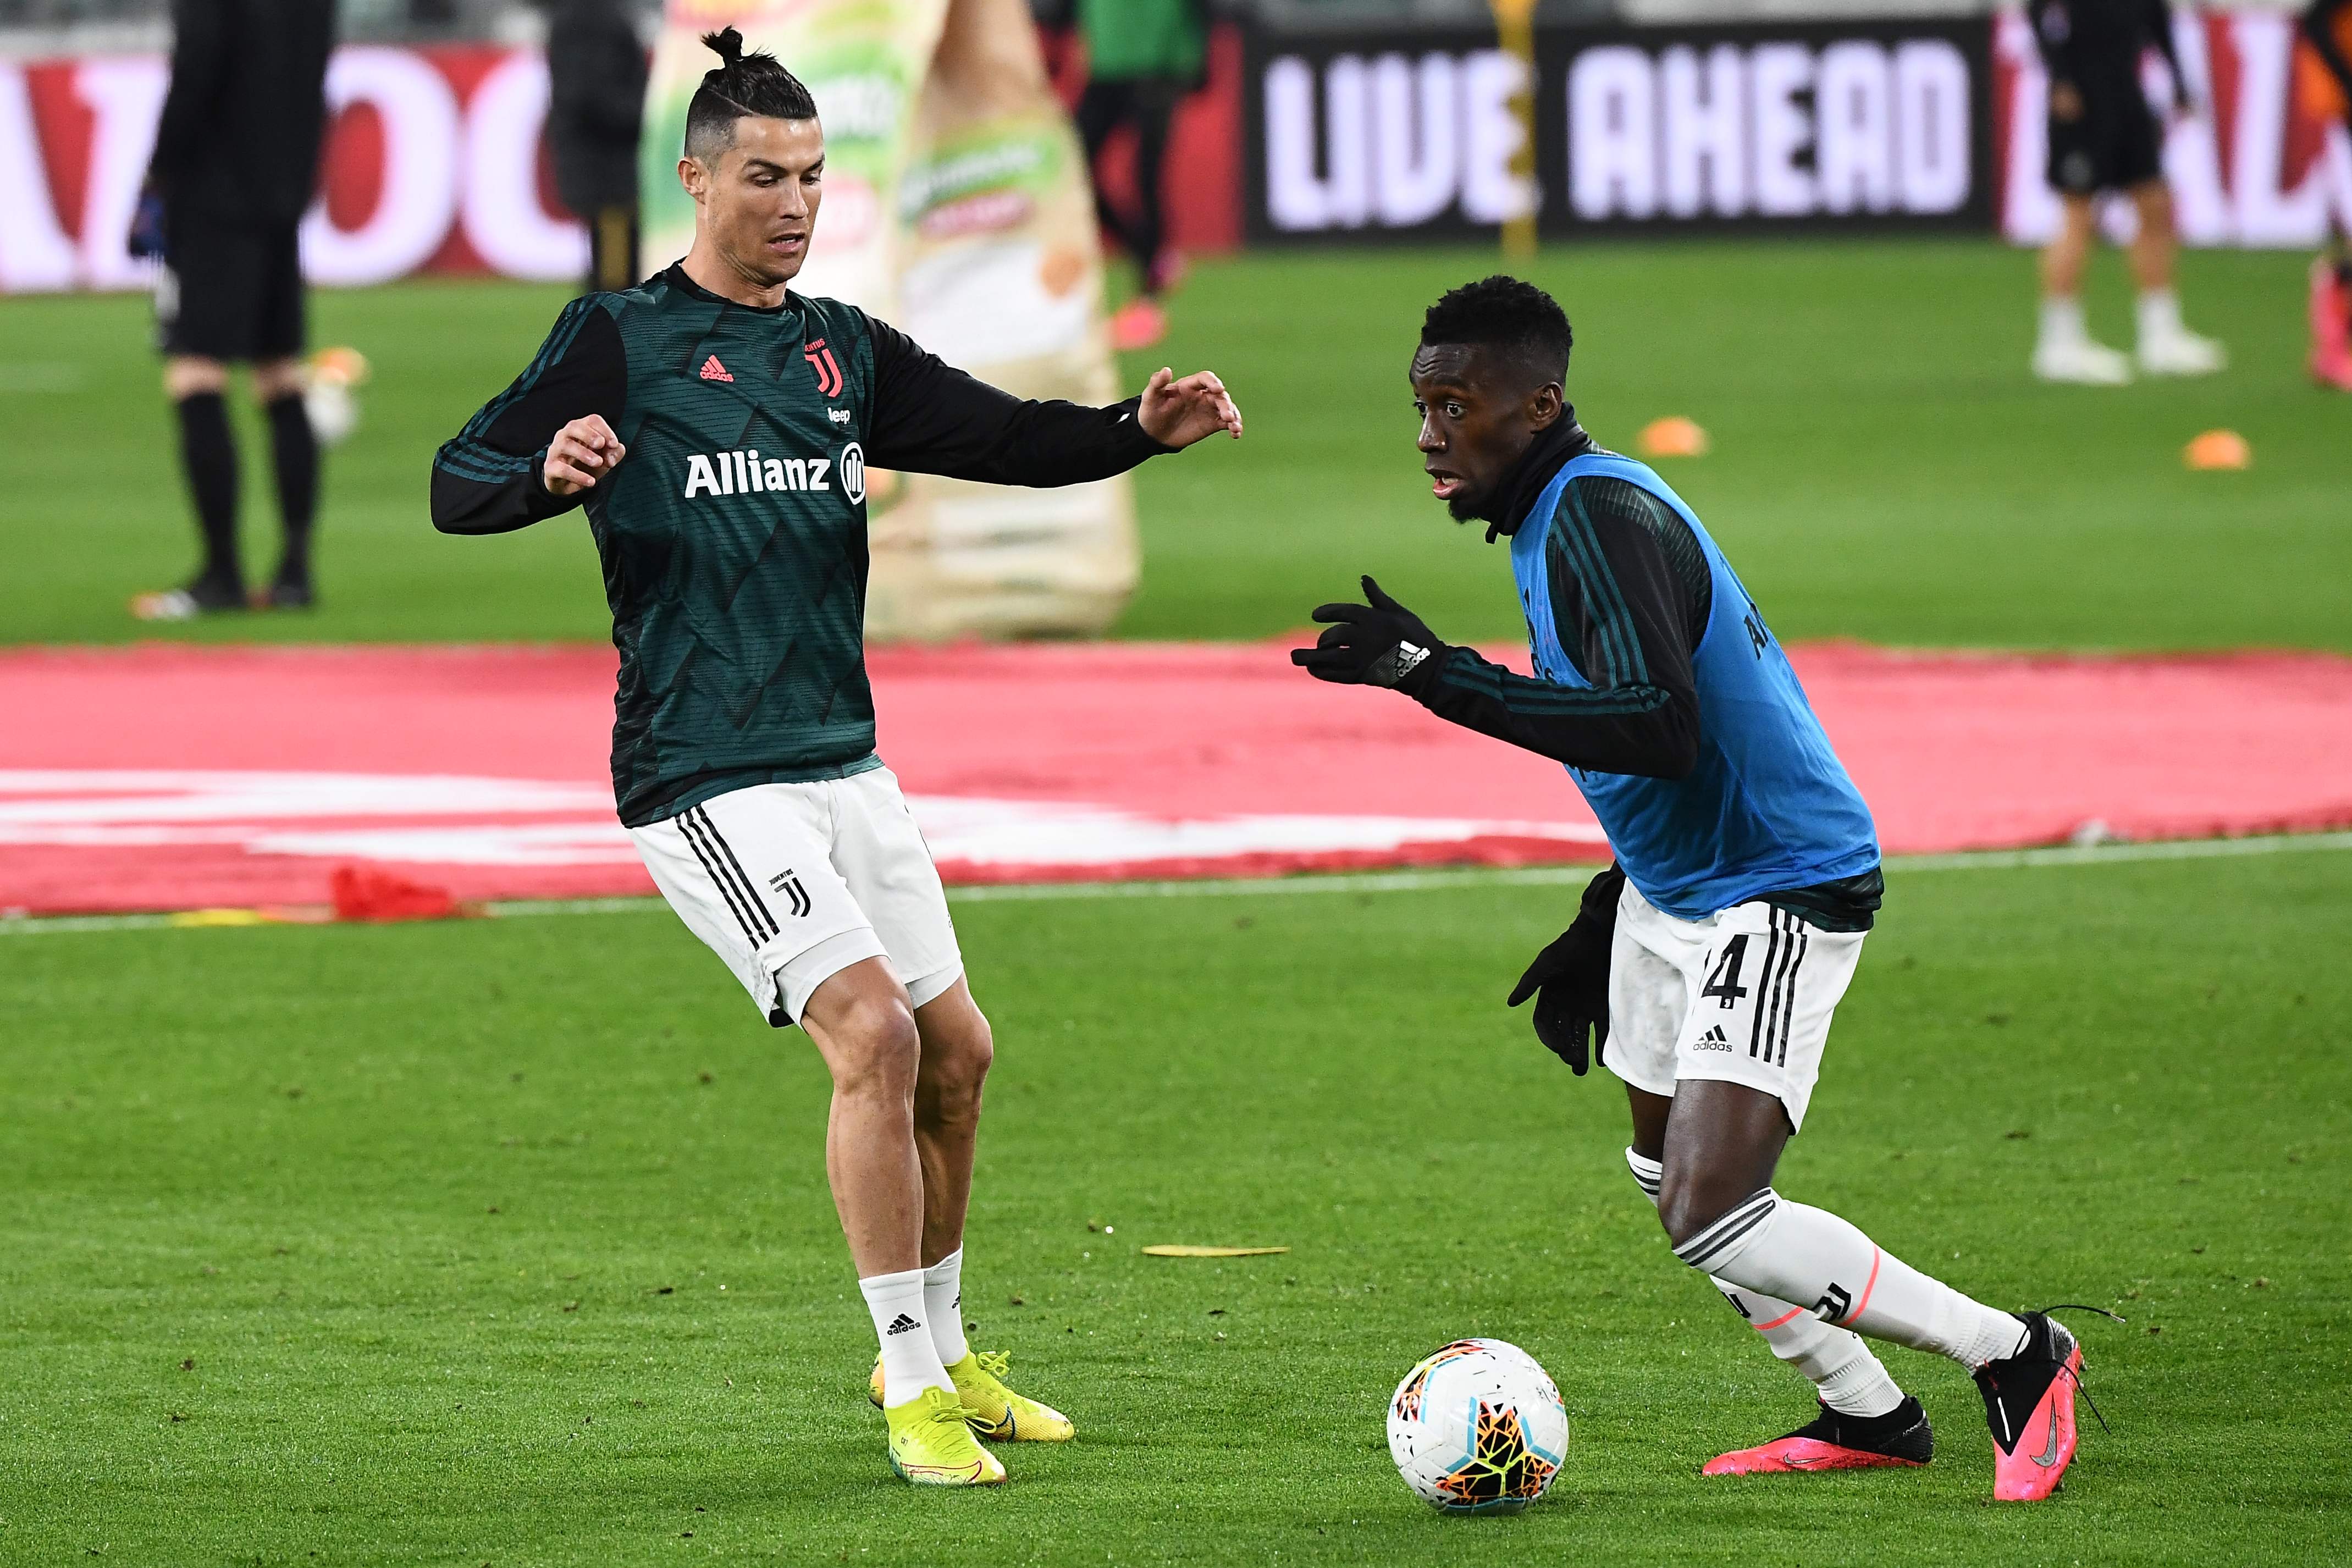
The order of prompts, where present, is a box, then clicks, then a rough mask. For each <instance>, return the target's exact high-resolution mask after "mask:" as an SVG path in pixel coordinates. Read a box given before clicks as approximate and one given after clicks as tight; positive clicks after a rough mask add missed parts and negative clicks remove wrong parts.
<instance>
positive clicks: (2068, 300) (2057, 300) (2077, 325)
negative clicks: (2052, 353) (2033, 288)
mask: <svg viewBox="0 0 2352 1568" xmlns="http://www.w3.org/2000/svg"><path fill="white" fill-rule="evenodd" d="M2089 340H2090V331H2089V329H2088V328H2086V327H2084V324H2083V301H2082V300H2078V299H2075V298H2074V297H2072V296H2071V295H2059V294H2045V295H2043V296H2042V343H2043V345H2044V346H2051V345H2055V344H2060V343H2064V344H2074V343H2080V342H2088V341H2089Z"/></svg>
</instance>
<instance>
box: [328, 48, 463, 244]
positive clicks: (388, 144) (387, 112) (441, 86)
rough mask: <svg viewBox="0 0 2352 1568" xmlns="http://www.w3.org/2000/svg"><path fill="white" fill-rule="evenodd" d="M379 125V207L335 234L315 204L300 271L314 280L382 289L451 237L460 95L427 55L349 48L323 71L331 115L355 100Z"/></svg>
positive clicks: (393, 50) (455, 190)
mask: <svg viewBox="0 0 2352 1568" xmlns="http://www.w3.org/2000/svg"><path fill="white" fill-rule="evenodd" d="M362 103H363V104H366V105H367V106H369V107H370V108H372V109H373V110H375V112H376V114H377V116H378V117H379V118H380V119H381V120H382V121H383V183H382V186H381V194H380V195H378V197H377V199H376V205H375V211H374V212H373V213H372V214H370V215H369V216H368V217H367V219H366V221H365V222H363V223H362V224H361V225H360V226H359V227H357V228H354V229H349V230H346V229H341V228H338V227H336V226H335V223H334V220H333V219H332V218H331V217H330V216H328V213H327V205H326V203H325V202H324V201H320V202H319V203H317V204H315V205H312V207H311V208H310V216H308V217H306V218H304V219H303V220H302V269H303V271H304V273H305V274H307V275H308V276H309V278H310V280H311V281H312V282H314V283H383V282H388V281H390V280H391V279H394V278H399V277H402V276H404V275H405V274H407V273H410V272H413V271H415V269H416V268H418V267H420V266H422V265H423V264H424V263H425V261H426V260H427V259H428V258H430V257H431V256H432V255H433V253H434V252H435V251H436V250H438V249H440V248H441V244H442V241H443V240H445V239H446V238H447V237H448V234H449V222H450V219H451V218H452V217H453V216H455V215H456V212H457V182H458V169H459V165H458V159H457V151H458V148H457V142H458V117H457V94H456V92H454V91H453V90H452V89H451V88H450V86H449V82H448V79H446V78H445V77H444V76H442V74H441V73H440V72H439V71H437V70H436V69H434V68H433V67H432V65H431V64H430V62H428V61H427V60H426V59H425V57H424V56H422V55H416V54H411V53H409V52H408V51H406V50H404V49H393V48H350V49H342V50H340V51H338V52H337V53H336V55H335V58H334V60H333V62H332V63H331V65H329V67H328V68H327V106H328V110H329V112H330V113H331V114H332V113H336V112H340V111H341V110H347V109H349V108H351V107H352V106H353V105H355V104H362Z"/></svg>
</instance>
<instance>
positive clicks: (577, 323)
mask: <svg viewBox="0 0 2352 1568" xmlns="http://www.w3.org/2000/svg"><path fill="white" fill-rule="evenodd" d="M628 384H629V373H628V362H627V359H626V357H625V355H624V353H623V352H622V349H621V333H620V329H619V328H618V327H616V326H614V323H613V318H612V316H611V315H610V314H609V313H607V312H606V311H605V310H604V308H603V307H601V306H600V305H598V304H597V303H596V302H595V300H593V299H587V300H573V301H572V303H571V304H569V305H567V306H565V307H564V309H563V314H562V315H561V316H559V317H557V318H556V321H555V329H554V331H551V332H549V333H548V334H547V342H545V343H543V344H541V347H540V351H539V354H538V357H537V358H535V359H533V360H532V361H531V363H530V368H529V369H528V370H525V371H524V372H523V373H522V374H520V375H519V376H517V377H516V378H515V380H514V384H512V385H511V386H509V387H508V388H507V389H506V390H505V391H504V392H502V393H500V394H499V395H498V396H496V397H494V398H492V399H490V401H489V402H488V403H487V404H485V405H483V406H482V408H481V410H480V411H479V412H478V413H477V414H476V415H475V416H473V417H472V418H471V419H469V420H467V422H466V427H465V428H464V429H463V430H460V431H459V432H458V433H457V435H456V436H454V437H451V438H450V439H449V440H447V441H446V442H444V443H443V444H442V447H441V449H440V450H439V451H438V452H436V453H435V454H434V458H433V526H434V527H436V528H437V529H439V530H440V531H442V532H444V533H506V532H509V531H512V530H514V529H518V528H528V527H530V525H531V524H532V523H534V522H538V521H541V520H542V519H544V518H550V517H553V516H555V515H556V514H557V513H558V512H562V511H568V510H571V509H572V508H573V507H575V506H578V505H579V504H580V503H581V502H582V501H583V500H585V499H586V497H587V495H588V493H589V492H590V491H592V490H593V489H594V488H595V487H596V485H597V484H598V483H600V482H601V481H602V480H603V479H604V476H605V475H607V474H609V473H611V472H612V470H613V468H614V465H616V464H618V463H619V462H620V460H621V459H622V458H623V457H625V455H626V454H625V451H624V450H623V448H622V447H621V443H620V441H619V439H618V437H615V436H614V433H613V432H614V427H615V426H618V425H619V424H620V422H621V409H622V406H623V405H624V404H625V403H626V402H627V399H628Z"/></svg>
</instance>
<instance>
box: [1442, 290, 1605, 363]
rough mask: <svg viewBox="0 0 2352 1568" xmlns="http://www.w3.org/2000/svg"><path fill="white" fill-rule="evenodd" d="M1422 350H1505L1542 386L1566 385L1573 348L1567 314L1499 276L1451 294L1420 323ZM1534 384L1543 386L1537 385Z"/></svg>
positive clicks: (1551, 301)
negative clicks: (1436, 346) (1457, 346)
mask: <svg viewBox="0 0 2352 1568" xmlns="http://www.w3.org/2000/svg"><path fill="white" fill-rule="evenodd" d="M1421 341H1422V344H1423V347H1427V346H1429V345H1431V344H1433V343H1461V344H1464V345H1473V344H1475V345H1478V346H1482V347H1491V348H1497V349H1501V350H1504V351H1505V352H1507V353H1509V354H1510V355H1511V357H1513V358H1514V359H1517V361H1519V362H1520V363H1521V364H1523V365H1524V366H1525V367H1526V368H1527V370H1528V371H1529V372H1530V373H1531V374H1536V375H1538V376H1541V377H1542V378H1543V379H1544V380H1545V381H1559V382H1563V383H1564V382H1566V381H1567V379H1568V356H1569V353H1570V351H1571V350H1573V349H1574V348H1575V346H1576V335H1575V333H1574V332H1572V331H1570V330H1569V325H1568V312H1567V311H1565V310H1561V309H1560V308H1559V300H1555V299H1553V298H1552V297H1551V296H1550V295H1549V294H1547V293H1545V292H1544V291H1543V290H1542V289H1538V288H1537V287H1536V286H1535V285H1534V284H1532V283H1523V282H1521V281H1520V280H1519V279H1516V278H1506V277H1504V276H1502V275H1501V274H1500V273H1497V274H1496V275H1495V276H1494V277H1492V278H1481V279H1478V281H1477V282H1475V283H1465V284H1464V285H1462V287H1461V288H1459V289H1452V290H1450V291H1449V292H1447V293H1446V294H1445V295H1444V297H1442V298H1441V299H1440V300H1438V301H1437V303H1436V304H1434V305H1432V306H1431V307H1430V308H1429V313H1428V314H1427V315H1426V316H1424V317H1423V318H1422V322H1421ZM1538 384H1540V383H1538Z"/></svg>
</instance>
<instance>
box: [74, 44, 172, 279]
mask: <svg viewBox="0 0 2352 1568" xmlns="http://www.w3.org/2000/svg"><path fill="white" fill-rule="evenodd" d="M170 86H171V77H170V75H169V73H168V72H167V71H166V70H165V69H164V68H163V62H162V61H161V60H157V59H152V58H144V57H141V56H136V55H133V56H127V57H105V58H98V59H94V60H90V61H88V62H86V63H84V64H83V65H81V66H80V67H79V68H76V70H75V71H74V96H75V97H77V98H79V99H80V100H81V101H82V102H83V103H84V104H85V105H86V106H88V108H89V111H90V114H91V126H90V142H89V173H88V174H87V176H86V179H87V184H85V185H84V186H83V188H82V202H81V281H82V283H83V284H84V286H85V287H88V288H92V289H125V288H136V287H139V286H142V285H143V284H145V283H146V282H147V281H148V280H149V279H152V278H153V277H154V275H155V269H154V267H153V265H152V263H149V262H145V261H134V260H132V259H131V253H130V251H129V249H128V248H126V242H127V241H128V239H129V237H130V235H131V215H132V214H133V213H134V212H135V211H137V209H138V206H139V187H140V185H141V184H143V183H144V182H145V180H146V177H147V161H148V158H149V156H150V154H152V153H153V152H154V149H155V121H156V117H157V116H158V115H160V114H162V113H163V94H164V91H165V90H166V89H168V88H169V87H170Z"/></svg>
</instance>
